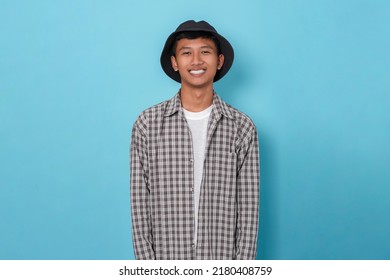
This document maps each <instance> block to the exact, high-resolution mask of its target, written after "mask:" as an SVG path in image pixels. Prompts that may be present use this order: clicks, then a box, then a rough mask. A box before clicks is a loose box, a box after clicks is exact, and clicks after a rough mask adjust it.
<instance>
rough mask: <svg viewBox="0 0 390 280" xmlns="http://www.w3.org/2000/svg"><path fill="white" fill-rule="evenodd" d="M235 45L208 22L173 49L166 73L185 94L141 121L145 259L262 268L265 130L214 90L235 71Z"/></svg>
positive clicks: (138, 181) (188, 28)
mask: <svg viewBox="0 0 390 280" xmlns="http://www.w3.org/2000/svg"><path fill="white" fill-rule="evenodd" d="M233 58H234V51H233V48H232V46H231V45H230V43H229V42H228V41H227V40H226V39H225V38H224V37H223V36H221V35H220V34H218V32H217V31H216V30H215V29H214V28H213V27H212V26H211V25H210V24H208V23H207V22H205V21H200V22H195V21H193V20H190V21H186V22H184V23H182V24H181V25H179V27H178V28H177V29H176V31H175V32H173V33H172V34H171V35H170V36H169V37H168V39H167V41H166V43H165V46H164V49H163V51H162V54H161V65H162V68H163V70H164V71H165V73H166V74H167V75H168V76H169V77H170V78H172V79H174V80H175V81H177V82H179V83H180V84H181V87H180V90H179V92H178V93H177V94H176V95H175V96H174V97H173V98H172V99H170V100H168V101H165V102H162V103H160V104H157V105H155V106H153V107H151V108H149V109H147V110H145V111H144V112H142V113H141V115H140V116H139V117H138V119H137V120H136V122H135V124H134V126H133V131H132V139H131V146H130V154H131V159H130V160H131V162H130V166H131V168H130V177H131V180H130V184H131V211H132V226H133V244H134V252H135V256H136V258H137V259H162V260H169V259H176V260H179V259H182V260H189V259H244V260H245V259H254V258H255V257H256V248H257V235H258V234H257V229H258V220H259V218H258V208H259V187H260V186H259V179H260V174H259V149H258V138H257V131H256V127H255V125H254V124H253V122H252V121H251V120H250V119H249V118H248V117H247V116H246V115H244V114H243V113H241V112H240V111H238V110H237V109H234V108H233V107H231V106H230V105H228V104H226V103H225V102H224V101H223V100H222V99H221V98H220V97H219V95H217V94H216V93H215V92H214V88H213V84H214V82H216V81H218V80H219V79H221V78H222V77H224V76H225V75H226V73H227V72H228V71H229V69H230V67H231V66H232V63H233Z"/></svg>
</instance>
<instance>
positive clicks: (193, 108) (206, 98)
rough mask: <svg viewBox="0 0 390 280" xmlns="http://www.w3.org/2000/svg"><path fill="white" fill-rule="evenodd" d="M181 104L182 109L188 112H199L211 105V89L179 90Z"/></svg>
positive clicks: (212, 93) (212, 91)
mask: <svg viewBox="0 0 390 280" xmlns="http://www.w3.org/2000/svg"><path fill="white" fill-rule="evenodd" d="M180 95H181V104H182V106H183V108H184V109H186V110H187V111H190V112H201V111H203V110H205V109H207V108H208V107H210V106H211V105H212V104H213V95H214V90H213V87H209V88H207V89H204V88H202V89H188V88H185V87H184V88H183V87H182V88H181V89H180Z"/></svg>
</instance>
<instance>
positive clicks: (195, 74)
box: [171, 38, 224, 88]
mask: <svg viewBox="0 0 390 280" xmlns="http://www.w3.org/2000/svg"><path fill="white" fill-rule="evenodd" d="M171 62H172V67H173V69H174V70H175V71H179V74H180V77H181V84H182V86H184V87H192V88H203V87H208V86H210V85H211V86H212V84H213V80H214V76H215V74H216V72H217V70H218V69H221V67H222V65H223V62H224V56H223V55H222V54H220V55H218V51H217V47H216V45H215V43H214V42H213V41H212V40H211V39H207V38H197V39H193V40H190V39H180V40H179V41H178V42H177V47H176V56H172V57H171Z"/></svg>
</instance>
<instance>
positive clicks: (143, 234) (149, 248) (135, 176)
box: [130, 120, 155, 260]
mask: <svg viewBox="0 0 390 280" xmlns="http://www.w3.org/2000/svg"><path fill="white" fill-rule="evenodd" d="M148 166H149V165H148V155H147V140H146V137H145V134H144V133H142V129H141V128H140V123H139V120H138V121H137V122H136V123H135V124H134V127H133V132H132V136H131V144H130V197H131V212H132V215H131V216H132V227H133V245H134V254H135V257H136V258H137V259H139V260H153V259H155V253H154V250H153V241H152V230H151V220H150V208H149V194H150V189H149V185H148Z"/></svg>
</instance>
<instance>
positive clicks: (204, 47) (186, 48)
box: [179, 45, 213, 51]
mask: <svg viewBox="0 0 390 280" xmlns="http://www.w3.org/2000/svg"><path fill="white" fill-rule="evenodd" d="M200 48H201V49H213V47H211V46H208V45H204V46H201V47H200ZM181 50H192V48H191V47H188V46H183V47H181V48H180V49H179V51H181Z"/></svg>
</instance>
